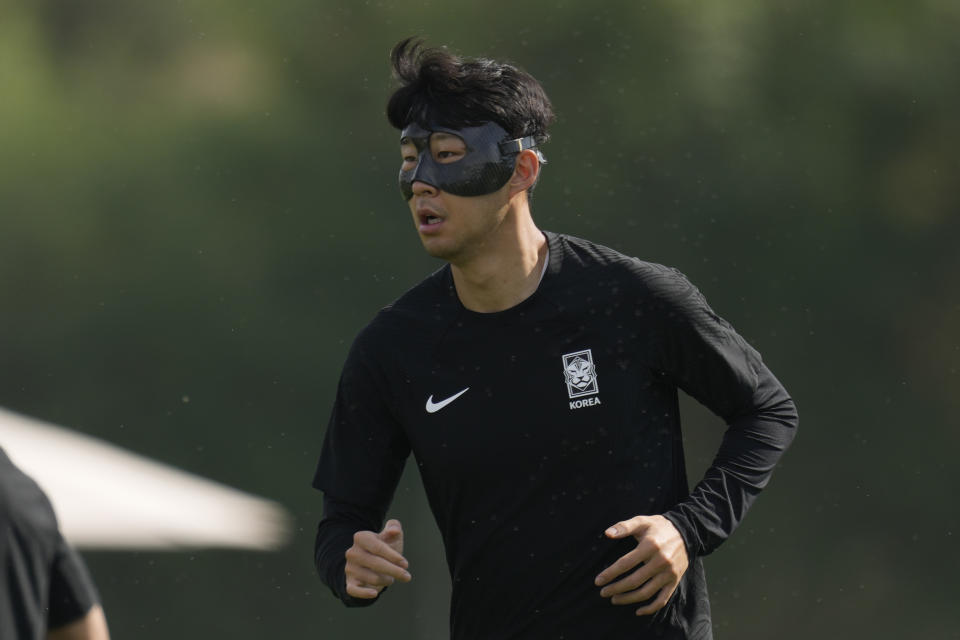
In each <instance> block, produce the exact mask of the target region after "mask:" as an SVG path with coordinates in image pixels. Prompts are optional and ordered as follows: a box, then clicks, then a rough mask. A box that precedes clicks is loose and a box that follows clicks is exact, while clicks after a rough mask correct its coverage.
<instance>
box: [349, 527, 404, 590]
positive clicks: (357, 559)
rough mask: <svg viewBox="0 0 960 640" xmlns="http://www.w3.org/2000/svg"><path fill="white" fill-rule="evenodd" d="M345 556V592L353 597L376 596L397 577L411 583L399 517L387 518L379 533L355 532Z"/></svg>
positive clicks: (401, 580)
mask: <svg viewBox="0 0 960 640" xmlns="http://www.w3.org/2000/svg"><path fill="white" fill-rule="evenodd" d="M346 558H347V565H346V567H345V568H344V573H346V575H347V593H348V594H349V595H351V596H353V597H354V598H376V597H377V596H378V595H379V594H380V592H381V591H383V589H384V588H386V587H388V586H390V585H391V584H393V583H394V582H395V581H396V580H399V581H400V582H410V574H409V573H408V572H407V567H408V566H409V563H408V562H407V559H406V558H404V557H403V527H401V526H400V521H399V520H387V523H386V524H385V525H384V526H383V531H381V532H380V533H374V532H373V531H357V532H356V533H355V534H353V546H352V547H350V548H349V549H347V552H346Z"/></svg>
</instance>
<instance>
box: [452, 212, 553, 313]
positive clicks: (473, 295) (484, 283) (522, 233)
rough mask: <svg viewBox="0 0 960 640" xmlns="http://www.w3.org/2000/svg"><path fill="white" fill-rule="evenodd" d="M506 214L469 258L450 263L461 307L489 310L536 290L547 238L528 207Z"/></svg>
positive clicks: (505, 306) (513, 302)
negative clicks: (478, 249)
mask: <svg viewBox="0 0 960 640" xmlns="http://www.w3.org/2000/svg"><path fill="white" fill-rule="evenodd" d="M516 213H517V215H510V216H508V217H507V218H506V219H505V220H504V222H503V224H502V225H501V226H500V228H498V230H497V232H496V233H495V235H494V236H493V237H491V238H490V241H489V242H488V243H486V244H485V245H484V247H483V248H482V249H481V250H480V251H478V252H477V253H476V254H475V255H473V256H471V258H470V259H468V260H464V261H462V262H458V263H456V264H454V263H451V265H450V266H451V269H452V271H453V282H454V285H455V286H456V288H457V295H458V296H459V298H460V302H461V303H462V304H463V306H464V307H466V308H467V309H470V310H471V311H477V312H480V313H492V312H494V311H503V310H504V309H509V308H510V307H514V306H516V305H518V304H520V303H521V302H523V301H524V300H526V299H527V298H528V297H530V296H531V295H532V294H533V292H534V291H536V290H537V286H538V285H539V284H540V276H541V274H542V273H543V268H544V265H545V262H546V259H547V239H546V238H545V237H544V235H543V232H542V231H540V230H539V229H538V228H537V227H536V225H535V224H534V223H533V219H532V218H531V217H530V211H529V209H522V210H521V211H518V212H516Z"/></svg>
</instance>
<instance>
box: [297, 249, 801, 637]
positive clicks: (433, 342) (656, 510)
mask: <svg viewBox="0 0 960 640" xmlns="http://www.w3.org/2000/svg"><path fill="white" fill-rule="evenodd" d="M545 235H546V236H547V240H548V243H549V245H548V246H549V249H550V259H549V264H548V267H547V271H546V273H545V275H544V278H543V280H542V282H541V283H540V286H539V287H538V289H537V291H536V292H534V294H533V295H531V296H530V297H529V298H527V299H526V300H524V301H523V302H521V303H520V304H518V305H517V306H515V307H513V308H511V309H507V310H505V311H501V312H497V313H475V312H472V311H469V310H467V309H466V308H464V307H463V305H462V304H461V303H460V301H459V299H458V298H457V295H456V291H455V288H454V286H453V279H452V275H451V271H450V268H449V266H447V267H444V268H442V269H440V270H439V271H437V272H436V273H435V274H433V275H432V276H430V277H429V278H427V279H426V280H424V281H423V282H422V283H420V284H419V285H418V286H416V287H415V288H413V289H412V290H410V291H409V292H407V293H406V294H405V295H403V296H402V297H401V298H400V299H399V300H397V301H396V302H395V303H394V304H392V305H391V306H389V307H387V308H385V309H383V310H382V311H381V312H380V313H379V314H378V315H377V316H376V317H375V318H374V320H373V321H372V322H371V323H370V324H369V325H368V326H367V327H366V328H365V329H364V330H363V331H362V332H361V333H360V335H359V336H358V337H357V339H356V340H355V342H354V344H353V346H352V348H351V351H350V354H349V356H348V358H347V362H346V364H345V366H344V369H343V374H342V377H341V380H340V385H339V389H338V392H337V398H336V403H335V405H334V408H333V413H332V417H331V420H330V424H329V427H328V429H327V433H326V437H325V442H324V446H323V450H322V453H321V455H320V461H319V465H318V468H317V472H316V476H315V478H314V486H315V487H316V488H318V489H321V490H322V491H323V492H324V494H325V496H326V501H325V511H326V512H325V517H324V519H323V520H322V521H321V523H320V527H319V529H318V534H317V546H316V563H317V568H318V571H319V573H320V576H321V577H322V579H323V580H324V581H325V582H326V583H327V584H328V585H330V587H331V588H332V590H333V591H334V593H335V594H337V595H338V596H339V597H340V598H341V599H343V600H344V601H345V602H346V603H347V604H366V603H365V602H360V601H357V600H354V599H353V598H350V597H349V596H348V595H347V594H346V592H345V578H344V575H343V567H344V563H345V560H344V556H343V553H344V551H345V550H346V549H347V548H348V547H349V546H350V544H351V543H352V540H351V536H352V534H353V533H354V532H355V531H358V530H362V529H367V530H373V531H378V530H379V529H380V528H381V527H382V522H383V518H384V515H385V513H386V511H387V509H388V507H389V504H390V501H391V499H392V495H393V492H394V489H395V487H396V485H397V482H398V480H399V477H400V474H401V472H402V470H403V467H404V463H405V460H406V459H407V457H408V454H409V453H410V452H411V451H412V452H413V454H414V456H415V459H416V463H417V466H418V468H419V471H420V474H421V477H422V479H423V483H424V487H425V489H426V493H427V497H428V500H429V502H430V506H431V508H432V510H433V514H434V517H435V518H436V521H437V525H438V526H439V528H440V532H441V534H442V537H443V541H444V545H445V548H446V556H447V563H448V565H449V568H450V573H451V576H452V582H453V596H452V602H451V635H452V637H453V638H454V639H456V640H466V639H468V638H477V639H485V640H486V639H490V638H498V639H507V638H588V637H593V638H617V639H619V638H696V639H703V638H710V637H711V635H712V634H711V622H710V609H709V601H708V597H707V590H706V580H705V577H704V572H703V564H702V561H701V556H703V555H705V554H707V553H710V552H711V551H713V550H714V549H715V548H716V547H717V546H718V545H719V544H720V543H721V542H723V541H724V540H725V539H726V538H727V537H728V536H729V535H730V534H731V533H732V532H733V530H734V529H735V528H736V526H737V524H738V523H739V522H740V521H741V519H742V518H743V516H744V514H745V512H746V510H747V508H748V507H749V506H750V504H751V503H752V502H753V500H754V498H755V497H756V495H757V493H759V491H760V490H761V489H762V488H763V487H764V486H765V485H766V483H767V481H768V480H769V478H770V474H771V472H772V471H773V468H774V466H775V464H776V462H777V460H778V459H779V457H780V455H781V454H782V453H783V451H784V450H785V449H786V448H787V446H788V445H789V443H790V441H791V440H792V438H793V436H794V433H795V430H796V427H797V413H796V409H795V407H794V404H793V401H792V400H791V399H790V397H789V396H788V395H787V393H786V391H785V390H784V388H783V387H782V386H781V385H780V383H779V382H777V380H776V379H775V378H774V376H773V374H771V373H770V371H769V370H768V369H767V368H766V366H765V365H764V364H763V362H762V361H761V359H760V355H759V354H758V353H757V352H756V351H755V350H754V349H752V348H751V347H750V346H749V345H748V344H747V343H746V342H744V340H743V339H742V338H741V337H740V336H739V335H737V333H736V332H735V331H734V330H733V328H732V327H730V325H729V324H727V323H726V322H724V321H723V320H722V319H720V318H719V317H718V316H717V315H716V314H715V313H714V312H713V311H712V310H711V309H710V307H709V306H707V303H706V302H705V301H704V299H703V297H702V296H701V295H700V293H699V291H697V289H696V288H694V287H693V286H692V285H691V284H690V283H689V282H688V281H687V280H686V279H685V278H684V277H683V276H682V275H681V274H680V273H679V272H677V271H675V270H673V269H668V268H666V267H663V266H660V265H655V264H650V263H646V262H642V261H640V260H638V259H636V258H630V257H627V256H624V255H622V254H619V253H617V252H616V251H613V250H611V249H608V248H606V247H602V246H598V245H596V244H593V243H590V242H587V241H585V240H581V239H578V238H573V237H569V236H563V235H557V234H553V233H547V234H545ZM678 388H680V389H683V390H684V391H686V392H687V393H689V394H690V395H692V396H693V397H694V398H696V399H697V400H698V401H700V402H701V403H703V404H704V405H706V406H707V407H709V408H710V409H711V410H712V411H713V412H714V413H716V414H717V415H718V416H720V417H721V418H723V419H724V421H725V422H726V423H727V425H728V429H727V431H726V434H725V435H724V438H723V442H722V444H721V446H720V449H719V451H718V453H717V456H716V459H715V460H714V462H713V464H712V465H711V467H710V468H709V470H708V471H707V473H706V475H705V477H704V478H703V480H702V481H701V482H700V483H699V484H697V486H696V487H695V488H694V489H693V491H692V492H691V491H689V489H688V486H687V480H686V470H685V467H684V458H683V449H682V444H681V432H680V414H679V408H678V400H677V389H678ZM641 514H663V515H665V516H666V517H667V518H669V519H670V521H671V522H673V523H674V525H676V527H677V529H678V530H679V531H680V533H681V535H682V536H683V539H684V541H685V543H686V546H687V551H688V554H689V556H690V567H689V569H688V570H687V573H686V574H685V576H684V578H683V580H682V581H681V583H680V585H679V587H678V589H677V591H676V592H675V593H674V595H673V596H672V598H671V600H670V602H669V603H668V604H667V606H666V607H664V608H663V609H661V610H660V611H658V612H657V613H656V614H654V615H652V616H644V617H637V616H636V615H635V611H636V609H637V608H638V606H639V605H625V606H616V605H612V604H611V603H610V602H609V600H608V599H605V598H601V597H600V595H599V591H600V590H599V588H597V587H596V586H595V585H594V582H593V580H594V578H595V576H596V575H597V574H598V573H599V572H600V571H601V570H603V569H604V568H605V567H607V566H609V565H610V564H611V563H613V562H614V561H615V560H616V559H617V558H619V557H620V556H622V555H623V554H624V553H626V552H628V551H630V550H632V549H633V548H634V547H635V545H636V541H635V540H634V539H633V538H628V539H627V540H616V541H612V540H609V539H607V538H605V537H604V535H603V532H604V530H605V529H606V528H607V527H608V526H610V525H611V524H614V523H615V522H618V521H620V520H623V519H627V518H630V517H633V516H635V515H641ZM439 604H440V603H438V605H439Z"/></svg>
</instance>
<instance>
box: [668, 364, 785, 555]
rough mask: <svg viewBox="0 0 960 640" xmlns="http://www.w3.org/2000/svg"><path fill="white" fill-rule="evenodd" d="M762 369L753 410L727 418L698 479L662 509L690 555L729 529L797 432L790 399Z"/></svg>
mask: <svg viewBox="0 0 960 640" xmlns="http://www.w3.org/2000/svg"><path fill="white" fill-rule="evenodd" d="M765 374H766V375H765V376H762V377H761V384H760V386H759V387H758V389H757V393H758V399H759V400H758V404H757V406H756V408H755V410H754V411H753V412H750V413H746V414H744V415H741V416H737V417H733V418H730V419H729V422H728V424H729V428H728V430H727V432H726V433H725V434H724V437H723V442H722V443H721V445H720V448H719V450H718V451H717V455H716V458H715V459H714V461H713V464H711V466H710V468H709V469H707V472H706V473H705V474H704V478H703V480H701V481H700V482H699V483H698V484H697V486H696V487H694V489H693V491H692V492H691V493H690V496H689V497H688V498H687V499H686V500H683V501H681V502H680V504H678V505H677V506H676V507H674V508H673V509H671V510H670V511H668V512H667V513H665V514H664V515H665V516H666V517H667V518H668V519H669V520H670V521H671V522H673V523H674V525H675V526H676V527H677V529H678V530H679V531H680V533H681V535H682V536H683V538H684V541H685V542H686V543H687V549H688V551H689V552H690V553H692V554H694V555H706V554H708V553H710V552H711V551H713V550H714V549H716V548H717V547H718V546H720V544H721V543H722V542H723V541H724V540H726V539H727V538H728V537H729V536H730V534H731V533H733V531H734V530H735V529H736V527H737V525H738V524H739V523H740V522H741V520H743V517H744V515H745V514H746V512H747V510H748V509H749V508H750V505H751V504H752V503H753V501H754V499H755V498H756V497H757V495H758V494H759V493H760V491H761V490H762V489H763V488H764V487H765V486H766V485H767V482H769V480H770V477H771V475H772V474H773V469H774V467H775V466H776V464H777V462H778V461H779V460H780V457H781V456H782V455H783V453H784V452H785V451H786V449H787V447H789V446H790V443H791V442H792V441H793V438H794V436H795V435H796V431H797V426H798V423H799V418H798V415H797V409H796V406H795V404H794V402H793V400H792V399H791V398H790V397H789V396H788V395H787V393H786V390H784V389H783V387H782V386H781V385H780V383H779V382H777V380H776V379H775V378H774V377H773V375H772V374H770V373H769V372H768V371H767V372H765Z"/></svg>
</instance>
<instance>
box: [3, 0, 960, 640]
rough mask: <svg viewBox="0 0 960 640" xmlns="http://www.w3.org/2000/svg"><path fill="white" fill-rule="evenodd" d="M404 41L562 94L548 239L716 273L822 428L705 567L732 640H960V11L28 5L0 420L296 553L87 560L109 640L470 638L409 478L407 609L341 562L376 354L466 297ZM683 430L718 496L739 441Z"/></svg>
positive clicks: (783, 6)
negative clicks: (447, 248) (409, 97)
mask: <svg viewBox="0 0 960 640" xmlns="http://www.w3.org/2000/svg"><path fill="white" fill-rule="evenodd" d="M407 35H423V36H426V37H427V38H428V39H429V42H430V43H432V44H448V45H450V46H451V47H452V48H453V49H455V50H457V51H459V52H461V53H464V54H467V55H488V56H493V57H498V58H505V59H508V60H512V61H514V62H516V63H518V64H519V65H520V66H522V67H524V68H526V69H527V70H528V71H530V72H531V73H533V74H534V75H535V76H536V77H538V78H539V79H540V80H541V81H542V83H543V84H544V86H545V88H546V89H547V92H548V93H549V94H550V96H551V97H552V99H553V101H554V104H555V107H556V110H557V113H558V116H559V120H558V122H557V124H556V126H555V127H554V129H553V140H552V141H551V142H550V143H549V144H548V145H547V147H546V149H545V151H546V154H547V156H548V158H549V160H550V164H549V166H548V167H546V170H545V172H544V174H543V179H542V181H541V184H540V187H539V188H538V190H537V196H536V199H535V201H534V216H535V218H536V220H537V221H538V223H539V224H540V226H541V227H543V228H547V229H551V230H554V231H562V232H566V233H570V234H574V235H580V236H584V237H587V238H590V239H592V240H595V241H598V242H601V243H605V244H608V245H610V246H612V247H614V248H617V249H619V250H622V251H624V252H626V253H629V254H631V255H638V256H641V257H643V258H644V259H648V260H652V261H656V262H662V263H666V264H670V265H672V266H676V267H678V268H679V269H681V270H682V271H684V272H685V273H686V274H687V275H688V276H689V277H690V278H691V279H692V280H693V281H694V282H695V283H697V284H698V285H699V286H700V288H701V289H702V290H703V291H704V293H705V294H706V296H707V298H708V299H709V300H710V301H711V303H712V305H713V307H714V308H715V309H716V310H717V311H718V312H719V313H721V315H723V316H725V317H726V318H727V319H728V320H730V321H731V322H732V323H733V324H734V325H735V326H736V327H737V328H738V329H739V330H740V332H741V333H742V334H744V335H745V336H746V337H747V338H748V339H749V340H750V341H751V342H752V343H753V344H754V345H755V346H756V347H757V348H758V349H759V350H760V351H761V352H762V353H763V354H764V358H765V360H766V361H767V362H768V364H769V365H770V366H771V368H772V369H773V370H774V371H775V372H776V373H777V375H778V377H780V378H781V380H782V381H783V382H784V383H785V384H786V385H787V387H788V389H789V390H790V391H791V393H792V394H793V395H794V397H795V398H796V400H797V403H798V405H799V407H800V412H801V430H800V435H799V438H798V440H797V441H796V442H795V444H794V446H793V448H792V449H791V451H790V452H789V454H788V455H787V457H786V458H785V460H784V461H783V463H782V464H781V467H780V469H779V471H778V473H777V474H776V475H775V477H774V480H773V482H772V484H771V486H770V487H769V489H768V491H767V493H765V494H764V495H763V496H762V497H761V498H760V500H759V501H758V503H757V504H756V505H755V507H754V509H753V510H752V512H751V513H750V515H749V517H748V518H747V520H746V522H745V523H744V524H743V526H742V527H741V528H740V529H739V530H738V531H737V533H736V534H735V535H734V537H733V538H732V539H731V540H730V541H729V542H728V543H727V544H726V545H725V546H724V547H722V548H721V549H720V550H719V551H718V552H716V553H715V554H714V555H713V556H711V557H709V558H708V559H707V572H708V576H709V580H710V587H711V594H712V600H713V606H714V615H715V625H716V636H717V637H718V638H721V639H723V638H736V639H739V638H771V637H777V638H847V637H857V638H867V637H870V638H906V637H919V638H960V614H958V608H957V605H956V602H955V600H956V596H957V595H958V590H957V587H956V574H957V570H958V569H960V561H958V553H957V542H958V537H960V508H958V500H957V497H956V496H957V493H958V491H960V486H958V485H960V483H958V473H957V471H956V457H957V453H958V450H960V447H958V441H960V435H958V429H957V419H956V417H955V416H956V414H957V411H958V409H960V388H958V387H960V385H958V382H960V376H958V367H960V291H958V289H960V277H958V276H960V251H958V238H960V236H958V232H960V186H958V181H957V176H958V169H960V166H958V165H960V161H958V156H957V146H958V143H960V118H958V115H957V114H958V110H960V76H958V73H957V68H958V62H960V4H958V3H956V2H954V1H952V0H917V1H915V2H881V3H855V2H828V1H826V0H813V1H811V2H796V1H790V0H788V1H787V2H781V3H761V2H754V1H744V0H730V1H728V2H724V3H709V4H708V3H695V2H689V1H685V0H681V1H674V2H669V3H650V2H638V1H626V0H619V1H610V2H602V3H597V2H594V3H579V2H573V1H570V0H552V1H550V2H544V1H539V0H535V1H531V2H526V3H512V2H504V1H502V0H493V1H488V2H485V3H476V4H466V3H463V4H461V3H458V2H450V3H439V2H430V1H429V0H424V1H420V2H413V1H410V2H407V1H400V0H398V1H395V2H390V1H384V2H374V1H366V2H360V1H356V2H347V1H346V0H315V1H313V2H306V1H305V0H281V1H279V2H275V1H268V0H239V1H237V0H234V1H231V2H228V1H227V0H178V1H177V2H163V3H160V2H156V3H147V2H130V1H129V0H87V1H85V2H75V1H72V0H4V2H3V3H2V4H0V299H2V301H3V311H2V313H0V329H2V331H0V365H2V366H0V406H4V407H7V408H9V409H12V410H15V411H19V412H22V413H26V414H29V415H33V416H37V417H40V418H43V419H45V420H49V421H52V422H55V423H59V424H63V425H67V426H71V427H74V428H77V429H78V430H80V431H83V432H85V433H89V434H92V435H95V436H98V437H101V438H104V439H106V440H109V441H110V442H113V443H116V444H118V445H120V446H123V447H126V448H128V449H131V450H133V451H136V452H138V453H142V454H145V455H148V456H150V457H153V458H157V459H159V460H161V461H164V462H167V463H170V464H173V465H176V466H178V467H181V468H183V469H186V470H188V471H191V472H194V473H198V474H201V475H204V476H207V477H210V478H213V479H215V480H218V481H221V482H224V483H227V484H230V485H233V486H236V487H239V488H241V489H244V490H246V491H249V492H252V493H256V494H259V495H263V496H266V497H269V498H272V499H274V500H277V501H279V502H281V503H282V504H283V505H285V506H286V508H287V509H288V510H290V511H291V513H292V514H293V515H294V518H295V526H294V535H293V537H292V540H291V542H290V544H289V545H288V546H286V547H285V548H284V549H283V550H281V551H280V552H278V553H247V552H234V551H229V552H228V551H202V552H191V553H129V552H115V553H111V552H97V553H87V554H86V557H87V560H88V562H89V564H90V566H91V568H92V570H93V572H94V574H95V577H96V579H97V582H98V584H99V587H100V589H101V591H102V596H103V600H104V604H105V607H106V610H107V614H108V618H109V621H110V624H111V627H112V631H113V634H114V637H115V638H118V639H119V638H139V639H144V640H150V639H155V638H157V639H158V638H171V637H173V638H227V637H229V638H238V639H246V638H274V637H283V638H317V637H319V638H346V637H352V638H358V637H359V638H366V637H375V636H380V635H389V637H397V638H443V637H445V635H446V616H447V604H448V603H447V599H448V597H449V579H448V577H447V575H446V568H445V564H444V561H443V558H442V550H441V548H440V543H439V536H438V535H437V533H436V531H435V525H434V524H433V522H432V519H431V518H430V516H429V512H428V509H427V506H426V501H425V499H424V498H423V495H422V489H421V488H420V484H419V479H418V478H417V477H416V476H415V474H411V473H408V474H407V475H405V476H404V480H403V482H402V484H401V486H400V488H399V490H398V493H397V500H396V502H395V505H394V509H393V510H392V512H391V515H393V516H396V517H399V518H401V519H402V520H403V521H404V524H405V528H406V532H407V540H408V550H409V554H408V555H409V557H410V559H411V565H412V566H411V569H412V571H413V574H414V582H413V583H412V584H410V585H405V586H402V587H397V588H394V589H391V590H390V592H389V593H388V594H386V596H385V597H384V598H383V599H382V601H381V602H379V603H377V605H376V606H375V607H373V608H372V609H366V610H347V609H345V608H344V607H343V606H342V605H340V604H339V603H338V602H337V601H335V600H334V599H333V598H332V596H331V595H330V594H329V592H327V590H326V588H325V587H324V586H323V585H322V584H321V583H320V582H319V580H318V579H317V578H316V576H315V574H314V570H313V567H312V559H311V556H312V540H313V532H314V530H315V526H316V521H317V520H318V518H319V511H320V495H319V494H318V493H316V492H315V491H313V490H312V489H311V488H310V480H311V478H312V474H313V468H314V464H315V461H316V458H317V455H318V452H319V448H320V443H321V439H322V436H323V431H324V428H325V425H326V419H327V415H328V412H329V409H330V404H331V401H332V398H333V392H334V389H335V385H336V380H337V377H338V375H339V370H340V366H341V364H342V362H343V359H344V357H345V354H346V349H347V347H348V346H349V343H350V341H351V340H352V338H353V336H354V335H355V333H356V332H357V331H358V330H359V329H360V328H361V327H362V326H363V324H364V323H365V322H366V321H367V320H368V319H369V318H370V317H371V316H372V315H373V314H374V313H375V312H376V310H377V309H379V308H380V307H381V306H383V305H384V304H386V303H388V302H389V301H390V300H392V299H393V298H395V297H396V296H397V295H399V294H400V293H402V292H403V291H404V290H406V289H407V288H408V287H410V286H412V285H413V284H414V283H415V282H417V281H418V280H419V278H421V277H422V276H423V275H425V274H426V273H428V272H429V271H430V270H432V269H434V268H435V267H436V266H438V263H436V262H434V261H433V260H432V259H430V258H429V257H427V256H425V255H424V254H423V252H422V250H421V249H420V246H419V241H418V239H417V237H416V234H415V232H414V230H413V228H412V225H411V223H410V220H409V214H408V213H407V211H406V209H405V207H404V204H403V202H402V199H401V198H400V195H399V193H398V189H397V186H396V172H397V168H398V164H397V163H398V159H399V156H398V152H397V134H396V132H395V131H393V130H391V129H390V128H389V126H388V125H387V124H386V121H385V118H384V117H383V108H384V104H385V101H386V98H387V96H388V94H389V90H390V87H391V80H390V76H389V69H388V63H387V54H388V51H389V49H390V47H391V45H392V44H393V43H395V42H396V41H397V40H399V39H400V38H402V37H404V36H407ZM684 410H685V412H686V418H687V419H686V423H685V424H686V434H685V439H686V443H687V447H688V456H689V458H690V475H691V479H692V480H693V481H696V480H697V479H698V478H699V475H700V473H702V470H703V469H704V468H705V467H706V466H707V465H708V464H709V461H710V458H711V454H712V450H713V448H714V447H715V446H716V444H717V442H718V441H719V436H720V434H721V432H722V424H720V423H719V421H718V420H717V419H716V418H714V417H713V416H711V415H710V414H709V413H707V412H706V411H705V410H703V409H701V408H700V407H699V406H696V405H695V404H694V403H692V402H685V404H684ZM0 444H2V434H0ZM411 466H412V465H411ZM408 471H409V469H408ZM605 524H607V523H598V526H604V525H605ZM543 533H544V535H556V532H550V531H544V532H543ZM517 571H518V572H522V571H523V567H517Z"/></svg>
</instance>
